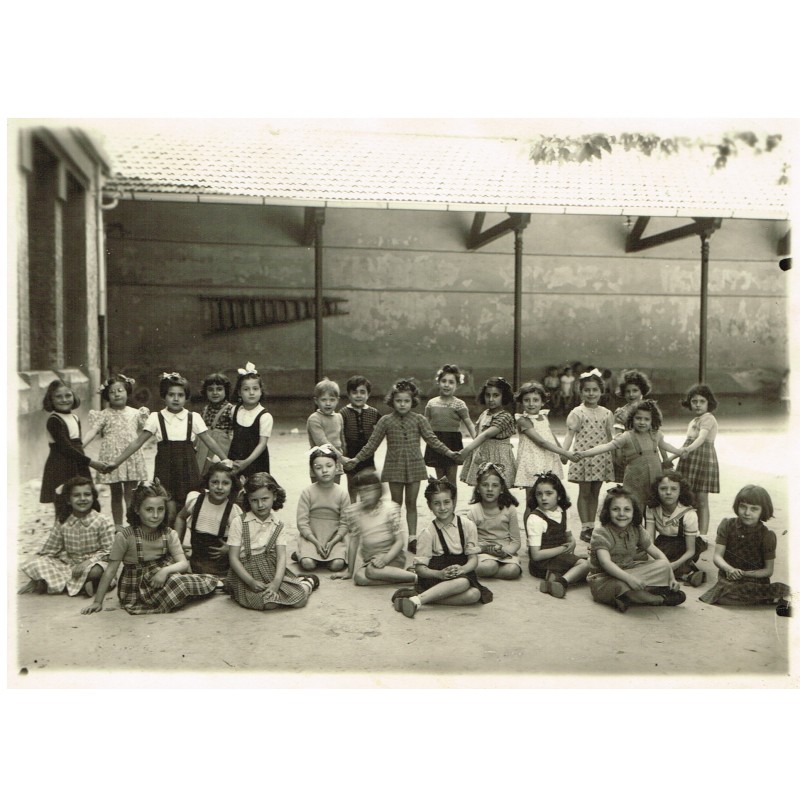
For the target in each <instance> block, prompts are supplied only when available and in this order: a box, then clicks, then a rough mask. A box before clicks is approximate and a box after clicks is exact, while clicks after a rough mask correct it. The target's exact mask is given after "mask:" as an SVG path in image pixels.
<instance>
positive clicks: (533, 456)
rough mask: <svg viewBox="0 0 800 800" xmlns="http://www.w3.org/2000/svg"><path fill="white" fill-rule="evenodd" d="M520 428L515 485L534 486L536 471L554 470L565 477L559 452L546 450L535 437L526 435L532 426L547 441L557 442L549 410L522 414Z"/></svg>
mask: <svg viewBox="0 0 800 800" xmlns="http://www.w3.org/2000/svg"><path fill="white" fill-rule="evenodd" d="M517 428H518V430H519V444H518V445H517V478H516V480H515V482H514V486H516V487H518V488H520V489H527V488H528V487H531V486H533V484H534V483H535V481H536V473H538V472H548V471H549V472H552V473H553V474H554V475H557V476H558V477H559V478H563V477H564V473H563V471H562V469H561V459H560V458H559V456H558V453H554V452H553V451H552V450H545V449H544V447H540V446H539V445H538V444H536V442H534V441H533V439H530V438H529V437H528V436H526V435H525V431H526V430H528V429H530V428H532V429H533V431H534V433H536V434H538V435H539V436H541V437H542V439H544V440H545V441H546V442H551V443H552V444H555V443H556V437H555V436H554V435H553V431H552V430H551V429H550V422H549V420H548V418H547V412H546V411H542V412H541V413H540V414H537V415H536V416H531V415H529V414H520V416H519V418H518V419H517Z"/></svg>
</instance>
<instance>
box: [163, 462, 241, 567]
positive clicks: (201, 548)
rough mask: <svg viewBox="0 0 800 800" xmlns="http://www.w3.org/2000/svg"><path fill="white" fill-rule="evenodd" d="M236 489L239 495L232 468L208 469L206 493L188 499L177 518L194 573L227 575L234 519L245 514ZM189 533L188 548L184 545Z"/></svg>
mask: <svg viewBox="0 0 800 800" xmlns="http://www.w3.org/2000/svg"><path fill="white" fill-rule="evenodd" d="M234 487H236V490H237V491H238V487H239V483H238V481H237V480H236V476H235V475H234V472H233V467H229V466H226V465H225V464H223V463H221V462H219V463H216V464H211V465H210V466H209V470H208V472H207V473H206V475H205V477H204V478H203V489H201V491H199V492H189V494H188V495H186V505H185V506H184V507H183V508H182V509H181V510H180V511H179V512H178V516H177V517H176V518H175V531H176V533H177V534H178V538H179V539H180V541H181V542H182V543H183V550H184V552H185V553H186V555H187V557H188V559H189V563H190V564H191V567H192V572H200V573H205V574H207V575H216V576H217V577H218V578H225V577H226V576H227V575H228V568H229V563H228V546H227V544H226V541H227V538H228V530H229V529H230V525H231V522H232V520H233V517H236V516H238V515H241V513H242V510H241V508H239V506H237V505H236V502H235V492H234ZM187 530H188V531H189V537H190V538H189V542H188V544H187V543H186V541H185V538H186V531H187Z"/></svg>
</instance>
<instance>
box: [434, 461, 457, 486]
mask: <svg viewBox="0 0 800 800" xmlns="http://www.w3.org/2000/svg"><path fill="white" fill-rule="evenodd" d="M457 475H458V464H453V465H451V466H449V467H448V468H447V469H446V470H445V472H444V477H445V478H447V480H449V481H450V483H452V484H453V486H458V484H457V483H456V479H457ZM436 477H437V478H438V477H440V475H439V470H438V469H437V470H436Z"/></svg>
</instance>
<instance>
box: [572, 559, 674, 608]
mask: <svg viewBox="0 0 800 800" xmlns="http://www.w3.org/2000/svg"><path fill="white" fill-rule="evenodd" d="M625 572H627V573H628V574H629V575H633V576H635V577H636V578H638V579H639V580H640V581H642V582H643V583H644V584H645V587H648V586H669V584H670V581H671V580H672V570H671V569H670V566H669V564H667V563H666V562H665V561H663V560H659V561H654V560H653V561H642V562H641V563H640V564H635V565H634V566H633V567H631V568H630V569H626V570H625ZM587 580H588V581H589V588H590V589H591V591H592V599H593V600H594V601H595V603H608V604H609V605H611V604H612V603H613V602H614V599H615V598H617V597H619V596H620V595H623V594H625V593H626V592H629V591H630V590H631V587H630V586H628V584H627V583H625V581H621V580H620V579H619V578H614V577H613V576H611V575H609V574H608V573H607V572H596V573H595V574H594V575H589V577H588V578H587Z"/></svg>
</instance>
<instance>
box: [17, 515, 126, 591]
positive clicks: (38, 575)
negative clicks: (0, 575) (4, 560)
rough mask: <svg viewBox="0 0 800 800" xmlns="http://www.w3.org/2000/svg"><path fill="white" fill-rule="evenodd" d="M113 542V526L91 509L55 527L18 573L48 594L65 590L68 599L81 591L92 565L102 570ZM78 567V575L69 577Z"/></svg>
mask: <svg viewBox="0 0 800 800" xmlns="http://www.w3.org/2000/svg"><path fill="white" fill-rule="evenodd" d="M113 541H114V523H113V522H112V521H111V520H110V519H109V518H108V517H106V516H104V515H103V514H99V513H98V512H97V511H95V510H94V509H92V510H91V511H90V512H89V513H88V514H87V515H86V516H85V517H82V518H79V517H76V516H74V515H73V514H70V515H69V517H67V519H66V520H64V522H56V524H55V527H54V528H53V530H52V531H51V532H50V535H49V536H48V537H47V539H46V540H45V542H44V544H43V545H42V548H41V550H39V555H37V556H35V557H34V558H32V559H31V560H30V561H27V562H26V563H25V564H23V565H22V571H23V572H24V573H25V574H26V575H27V576H28V577H29V578H31V579H32V580H43V581H45V582H46V583H47V593H48V594H60V593H61V592H63V591H64V589H66V590H67V594H68V595H69V596H70V597H74V596H75V595H76V594H78V592H80V591H81V589H82V588H83V585H84V584H85V583H86V580H87V578H88V577H89V571H90V570H91V569H92V567H94V566H95V565H99V566H101V567H102V568H103V569H104V570H105V569H106V567H107V566H108V556H109V552H110V551H111V544H112V542H113ZM78 564H80V565H81V572H80V574H79V575H78V576H77V577H73V575H72V570H73V568H74V567H76V566H77V565H78Z"/></svg>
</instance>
